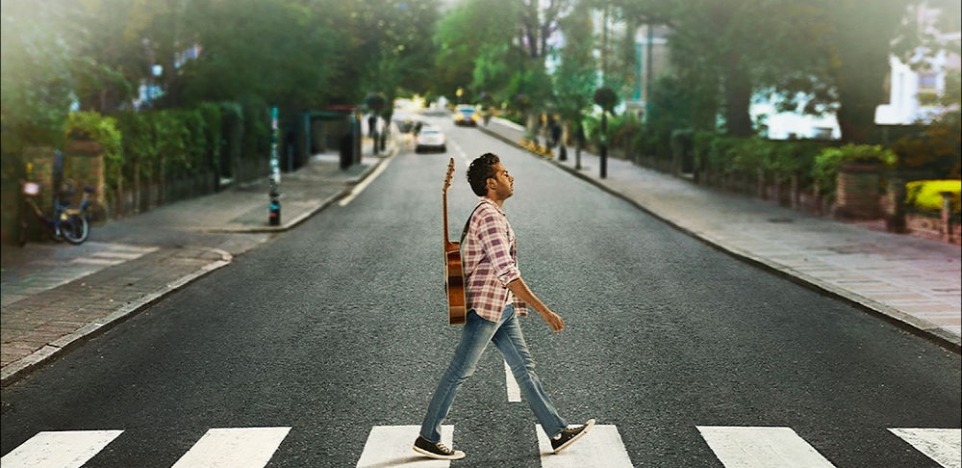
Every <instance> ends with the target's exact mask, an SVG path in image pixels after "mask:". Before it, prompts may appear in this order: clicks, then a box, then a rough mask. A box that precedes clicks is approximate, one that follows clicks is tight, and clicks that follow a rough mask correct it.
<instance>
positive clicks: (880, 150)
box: [812, 144, 898, 194]
mask: <svg viewBox="0 0 962 468" xmlns="http://www.w3.org/2000/svg"><path fill="white" fill-rule="evenodd" d="M897 159H898V157H897V156H896V155H895V153H894V152H892V150H890V149H887V148H884V147H882V146H878V145H851V144H850V145H845V146H841V147H838V148H826V149H823V150H822V151H821V152H820V153H818V156H816V157H815V165H814V166H813V167H812V176H813V178H814V179H815V183H816V184H817V185H818V188H819V190H820V191H821V192H822V193H825V194H830V193H835V180H836V177H837V176H838V172H839V170H841V169H842V166H844V165H845V164H847V163H850V162H865V163H871V162H875V163H880V164H881V165H882V166H883V167H884V168H892V167H894V165H895V163H896V161H897Z"/></svg>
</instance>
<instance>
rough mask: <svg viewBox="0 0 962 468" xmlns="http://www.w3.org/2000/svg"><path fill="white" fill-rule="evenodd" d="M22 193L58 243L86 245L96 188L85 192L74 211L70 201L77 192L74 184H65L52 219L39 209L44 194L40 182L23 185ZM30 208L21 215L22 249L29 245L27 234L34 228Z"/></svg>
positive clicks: (20, 241) (19, 236)
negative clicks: (31, 224) (29, 214)
mask: <svg viewBox="0 0 962 468" xmlns="http://www.w3.org/2000/svg"><path fill="white" fill-rule="evenodd" d="M21 188H22V190H21V193H23V199H24V202H25V203H26V205H27V207H29V208H30V211H32V212H33V215H34V217H35V218H36V219H37V221H39V222H40V224H41V225H42V226H43V227H44V228H45V229H46V231H47V232H48V234H49V235H50V237H51V238H52V239H53V240H55V241H57V242H60V241H67V242H69V243H71V244H74V245H77V244H82V243H83V242H84V241H85V240H87V237H89V236H90V221H89V219H88V215H87V207H89V206H90V194H91V193H93V191H94V190H93V188H91V187H86V188H84V193H83V197H82V198H81V200H80V204H79V205H78V206H77V208H71V207H70V199H71V198H72V197H73V194H74V190H73V185H72V184H71V183H69V182H68V183H65V184H64V187H63V190H61V191H60V192H58V194H57V196H56V197H54V201H53V205H54V206H53V213H52V214H51V215H50V216H49V217H48V216H47V215H46V214H45V213H44V212H43V210H42V209H40V207H39V206H38V205H37V201H36V199H37V197H38V196H39V195H40V193H41V186H40V184H39V183H37V182H25V181H21ZM27 207H24V209H22V210H21V212H20V232H19V234H18V238H17V241H18V243H19V244H20V246H21V247H22V246H23V245H24V244H26V243H27V232H28V229H29V228H30V223H29V220H28V218H29V216H28V215H27V213H26V211H27V209H26V208H27Z"/></svg>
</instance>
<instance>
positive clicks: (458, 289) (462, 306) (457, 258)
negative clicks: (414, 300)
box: [441, 158, 467, 325]
mask: <svg viewBox="0 0 962 468" xmlns="http://www.w3.org/2000/svg"><path fill="white" fill-rule="evenodd" d="M453 175H454V158H451V160H450V161H449V162H448V174H447V175H446V176H445V177H444V188H442V189H441V208H442V211H441V212H442V214H443V216H442V217H443V218H444V290H445V292H446V293H447V296H448V325H464V318H465V315H467V310H466V308H467V301H466V300H465V298H464V270H463V267H462V265H461V244H460V243H459V242H451V238H450V237H449V236H448V188H450V187H451V176H453Z"/></svg>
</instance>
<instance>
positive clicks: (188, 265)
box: [0, 139, 397, 387]
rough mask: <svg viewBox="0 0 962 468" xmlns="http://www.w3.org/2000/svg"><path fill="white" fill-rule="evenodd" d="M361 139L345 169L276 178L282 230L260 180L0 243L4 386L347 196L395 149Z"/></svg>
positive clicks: (332, 156) (330, 160)
mask: <svg viewBox="0 0 962 468" xmlns="http://www.w3.org/2000/svg"><path fill="white" fill-rule="evenodd" d="M364 143H365V144H364V149H363V151H362V153H363V154H364V156H363V157H362V160H361V163H360V164H356V165H354V166H352V167H350V168H348V169H347V170H344V171H342V170H341V169H340V163H339V156H338V154H337V153H325V154H319V155H315V156H314V157H312V158H311V160H310V161H309V162H308V164H306V165H305V166H304V167H302V168H300V169H299V170H297V171H295V172H293V173H284V174H282V175H281V183H280V190H279V191H280V202H281V224H280V225H279V226H269V225H268V203H269V196H268V192H269V190H268V189H269V181H268V179H267V177H264V178H263V179H260V180H257V181H254V182H251V183H247V184H243V185H239V186H236V187H232V188H231V189H229V190H225V191H223V192H220V193H216V194H212V195H208V196H204V197H200V198H195V199H191V200H185V201H181V202H176V203H172V204H169V205H164V206H161V207H158V208H155V209H153V210H150V211H147V212H145V213H142V214H140V215H137V216H133V217H130V218H125V219H120V220H111V221H109V222H107V223H106V224H104V225H102V226H99V225H95V226H94V227H93V228H92V232H91V239H90V240H88V241H87V242H86V243H84V244H82V245H80V246H69V247H68V246H63V245H60V244H53V243H49V242H46V243H45V242H39V243H27V245H26V246H24V247H23V248H17V247H16V246H4V247H3V255H2V266H3V268H2V279H0V283H2V294H0V303H2V309H0V340H2V349H0V351H2V352H0V360H2V370H0V380H2V386H4V387H5V386H7V385H8V384H10V383H12V382H14V381H16V380H17V379H19V378H21V377H23V376H24V375H26V373H28V372H29V371H30V370H32V369H33V368H35V367H36V366H38V365H40V364H42V363H44V362H47V361H48V360H49V359H51V358H53V357H55V356H57V355H59V354H60V353H63V352H65V351H67V350H69V349H70V348H71V347H72V346H76V345H78V344H80V343H82V342H84V341H85V340H86V339H89V338H91V337H93V336H96V335H97V334H99V333H102V332H104V331H106V330H107V329H108V328H110V327H111V326H113V325H116V324H118V323H120V322H121V321H123V320H124V319H126V318H129V317H131V316H132V315H134V314H135V313H137V312H139V311H140V310H143V309H144V308H146V307H147V306H149V305H150V304H152V303H154V302H156V301H157V300H159V299H161V298H162V297H164V296H165V295H167V294H169V293H170V292H172V291H175V290H177V289H179V288H181V287H183V286H185V285H187V284H189V283H190V282H191V281H193V280H195V279H197V278H200V277H201V276H203V275H205V274H207V273H209V272H211V271H214V270H216V269H218V268H221V267H223V266H225V265H228V264H230V262H231V260H232V259H233V257H234V256H236V255H240V254H242V253H244V252H247V251H249V250H251V249H253V248H255V247H257V246H258V245H260V244H261V243H263V242H266V241H267V240H269V239H270V238H271V236H272V235H273V234H274V233H278V232H283V231H286V230H288V229H291V228H293V227H294V226H297V225H298V224H300V223H301V222H303V221H304V220H306V219H307V218H309V217H310V216H311V215H313V214H315V213H317V212H318V211H320V210H322V209H324V208H325V207H327V206H329V205H331V204H332V203H334V202H336V201H337V200H338V199H340V198H342V197H344V196H347V195H348V194H350V192H351V190H352V189H353V187H354V186H355V185H357V184H358V183H359V182H360V181H362V180H363V179H365V178H366V177H368V175H370V174H371V173H372V172H373V171H374V169H376V167H377V166H378V165H380V164H381V162H382V161H384V160H386V159H387V158H389V157H391V156H393V155H394V154H395V153H396V152H397V145H396V143H395V142H390V143H388V147H387V151H386V152H385V153H382V154H381V155H380V156H373V155H372V154H371V153H372V148H371V142H370V141H369V140H368V139H365V141H364Z"/></svg>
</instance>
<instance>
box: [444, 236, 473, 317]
mask: <svg viewBox="0 0 962 468" xmlns="http://www.w3.org/2000/svg"><path fill="white" fill-rule="evenodd" d="M455 245H456V246H457V245H458V244H455ZM444 290H445V292H446V293H447V296H448V325H464V319H465V316H466V315H467V313H468V311H467V301H466V300H465V296H464V270H463V269H462V266H461V250H460V248H458V249H455V250H453V251H450V252H445V253H444Z"/></svg>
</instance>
